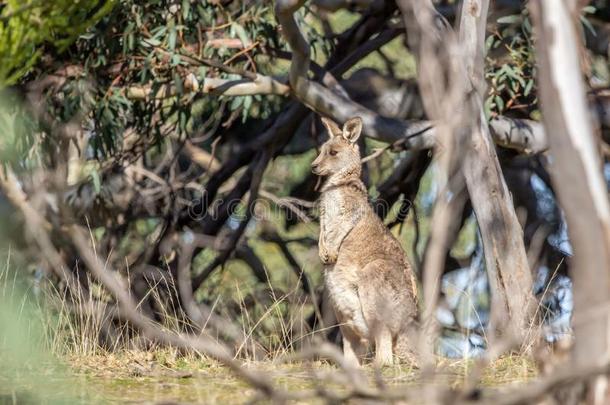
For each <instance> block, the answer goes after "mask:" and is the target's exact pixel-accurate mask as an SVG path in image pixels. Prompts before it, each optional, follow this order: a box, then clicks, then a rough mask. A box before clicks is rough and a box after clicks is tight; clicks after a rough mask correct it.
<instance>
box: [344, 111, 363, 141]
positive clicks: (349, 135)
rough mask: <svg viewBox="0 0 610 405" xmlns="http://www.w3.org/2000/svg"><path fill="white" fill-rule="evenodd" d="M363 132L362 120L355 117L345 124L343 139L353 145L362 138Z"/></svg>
mask: <svg viewBox="0 0 610 405" xmlns="http://www.w3.org/2000/svg"><path fill="white" fill-rule="evenodd" d="M361 132H362V118H360V117H354V118H350V119H349V120H347V122H346V123H345V124H343V137H344V138H345V139H346V140H348V141H349V142H351V143H354V142H356V141H357V140H358V138H359V137H360V133H361Z"/></svg>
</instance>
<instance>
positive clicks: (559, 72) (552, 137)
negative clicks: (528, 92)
mask: <svg viewBox="0 0 610 405" xmlns="http://www.w3.org/2000/svg"><path fill="white" fill-rule="evenodd" d="M532 8H533V10H532V15H533V16H534V22H535V24H534V25H535V29H536V36H537V42H536V46H537V55H536V58H537V60H538V63H539V67H540V68H539V70H538V80H539V86H540V96H541V102H542V112H543V120H544V125H545V128H546V133H547V134H549V137H548V138H549V145H550V152H551V155H552V167H551V171H550V172H551V179H552V182H553V185H554V187H555V191H556V193H557V196H558V198H559V202H560V204H561V206H562V208H563V210H564V212H565V216H566V220H567V223H568V233H569V236H570V241H571V243H572V248H573V253H574V256H573V259H572V263H571V266H570V275H571V277H572V281H573V285H574V317H573V319H574V332H575V337H576V341H575V342H576V343H575V346H574V352H573V362H574V364H575V366H577V367H595V366H597V365H600V364H601V365H603V364H608V362H609V361H610V329H609V328H610V319H609V313H608V311H607V308H606V307H607V305H608V301H609V300H610V268H609V267H610V205H609V203H608V192H607V188H606V183H605V181H604V178H603V176H602V163H601V159H600V156H599V153H598V150H597V145H596V142H595V140H594V136H593V128H592V125H591V122H590V115H589V111H588V109H587V101H586V98H585V87H584V84H583V81H582V73H581V70H580V65H579V50H578V44H577V40H576V38H577V35H578V33H577V32H576V29H575V23H576V21H577V20H576V19H575V18H574V19H573V18H571V16H570V10H569V8H568V5H567V4H566V3H564V2H556V1H553V0H537V1H536V2H535V3H534V4H533V7H532ZM575 9H576V8H574V9H573V10H575ZM573 16H574V17H576V14H575V13H574V14H573ZM600 307H602V308H603V310H601V311H600V310H599V309H600ZM597 382H601V383H604V381H603V379H602V380H599V379H598V380H597ZM590 387H591V388H593V389H590V390H589V400H590V402H589V403H600V404H601V403H606V402H605V400H607V398H606V399H604V398H603V397H604V396H605V393H604V391H605V390H606V388H605V387H604V385H603V384H592V385H590ZM600 387H601V388H602V389H601V390H599V389H598V388H600Z"/></svg>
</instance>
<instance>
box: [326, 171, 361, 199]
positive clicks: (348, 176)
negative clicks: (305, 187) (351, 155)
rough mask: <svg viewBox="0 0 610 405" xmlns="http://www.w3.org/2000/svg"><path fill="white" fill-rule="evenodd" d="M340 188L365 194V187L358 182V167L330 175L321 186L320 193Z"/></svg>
mask: <svg viewBox="0 0 610 405" xmlns="http://www.w3.org/2000/svg"><path fill="white" fill-rule="evenodd" d="M341 187H351V188H354V189H357V190H358V191H361V192H362V193H363V194H366V193H367V191H366V187H365V186H364V183H363V182H362V180H360V167H358V168H351V169H346V170H343V171H340V172H338V173H334V174H332V175H330V177H329V178H328V180H326V182H325V183H324V186H322V189H321V192H322V193H323V192H325V191H330V190H333V189H337V188H341Z"/></svg>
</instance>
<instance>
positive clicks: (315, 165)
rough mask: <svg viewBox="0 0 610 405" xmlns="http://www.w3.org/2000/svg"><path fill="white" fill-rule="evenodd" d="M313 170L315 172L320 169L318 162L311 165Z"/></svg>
mask: <svg viewBox="0 0 610 405" xmlns="http://www.w3.org/2000/svg"><path fill="white" fill-rule="evenodd" d="M311 168H312V169H313V170H316V169H317V168H318V164H317V163H316V162H313V163H312V164H311Z"/></svg>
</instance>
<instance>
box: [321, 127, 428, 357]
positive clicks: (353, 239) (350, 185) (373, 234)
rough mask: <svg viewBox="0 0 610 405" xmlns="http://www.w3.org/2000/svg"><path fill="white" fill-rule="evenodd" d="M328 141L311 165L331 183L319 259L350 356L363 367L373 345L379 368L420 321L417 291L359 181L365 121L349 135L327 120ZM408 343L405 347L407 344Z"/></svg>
mask: <svg viewBox="0 0 610 405" xmlns="http://www.w3.org/2000/svg"><path fill="white" fill-rule="evenodd" d="M322 123H323V124H324V126H325V127H326V129H327V130H328V135H329V139H328V140H327V141H326V143H324V144H323V145H322V148H321V150H320V154H319V155H318V157H317V158H316V159H315V160H314V162H313V163H312V164H311V167H312V171H313V173H314V174H317V175H319V176H323V177H326V180H325V182H324V183H323V185H322V188H321V189H320V191H321V196H320V200H319V207H320V239H319V244H318V248H319V255H320V259H321V260H322V262H323V263H324V264H325V265H326V266H325V269H324V280H325V283H326V287H327V289H328V293H329V296H330V298H331V301H332V304H333V307H334V310H335V313H336V316H337V319H338V321H339V324H340V328H341V333H342V334H343V351H344V355H345V357H346V359H347V360H348V361H350V362H352V364H354V365H359V364H361V362H362V360H363V357H364V356H365V355H366V354H367V351H368V348H369V345H370V343H374V346H375V363H376V364H378V365H380V366H382V365H388V364H392V363H393V353H395V354H396V353H397V351H396V348H397V342H398V340H399V339H400V338H405V339H406V332H407V328H409V327H410V326H412V323H413V321H414V320H415V318H416V316H417V304H416V296H417V287H416V285H415V278H414V276H413V271H412V269H411V266H410V265H409V263H408V261H407V259H406V256H405V253H404V251H403V249H402V247H401V246H400V243H399V242H398V241H397V240H396V238H394V236H393V235H392V234H391V233H390V231H389V230H388V228H387V227H386V226H385V225H384V224H383V222H382V221H381V220H380V219H379V217H378V216H377V215H376V214H375V212H374V211H373V209H372V208H371V206H370V205H369V202H368V194H367V190H366V187H365V185H364V183H363V182H362V180H361V179H360V173H361V163H360V151H359V148H358V145H357V144H356V141H357V139H358V137H359V136H360V133H361V131H362V120H361V119H360V118H359V117H355V118H351V119H350V120H348V121H347V122H346V123H345V125H343V128H340V127H339V126H338V125H337V124H335V123H334V122H333V121H331V120H329V119H326V118H322ZM403 342H404V340H403Z"/></svg>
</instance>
